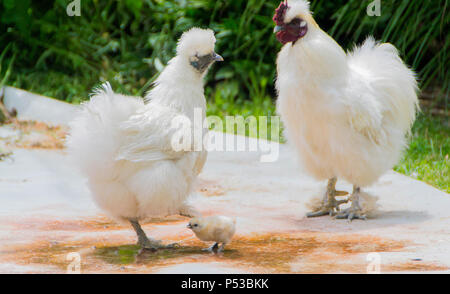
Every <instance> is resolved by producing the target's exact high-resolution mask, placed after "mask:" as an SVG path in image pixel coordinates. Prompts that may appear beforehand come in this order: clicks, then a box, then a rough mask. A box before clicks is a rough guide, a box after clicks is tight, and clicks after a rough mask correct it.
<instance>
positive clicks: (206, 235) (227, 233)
mask: <svg viewBox="0 0 450 294" xmlns="http://www.w3.org/2000/svg"><path fill="white" fill-rule="evenodd" d="M188 228H190V229H191V230H192V231H193V232H194V234H195V235H196V236H197V238H199V239H200V240H202V241H213V242H215V244H214V245H213V246H212V247H211V248H209V250H215V249H216V248H217V246H218V244H220V243H221V244H222V245H221V246H220V248H219V250H220V251H222V250H223V249H224V247H225V245H226V244H228V243H230V242H231V239H232V238H233V236H234V233H235V231H236V220H235V219H232V218H229V217H226V216H208V217H195V218H193V219H191V220H190V221H189V224H188Z"/></svg>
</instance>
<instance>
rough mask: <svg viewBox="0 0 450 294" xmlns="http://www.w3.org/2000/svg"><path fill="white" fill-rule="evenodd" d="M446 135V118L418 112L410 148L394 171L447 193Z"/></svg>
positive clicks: (449, 150) (449, 141)
mask: <svg viewBox="0 0 450 294" xmlns="http://www.w3.org/2000/svg"><path fill="white" fill-rule="evenodd" d="M449 134H450V124H449V120H448V117H445V116H433V115H431V114H421V115H420V116H419V118H418V119H417V121H416V123H415V124H414V127H413V131H412V138H411V141H410V144H409V148H408V150H407V151H406V153H405V156H404V158H403V159H402V161H401V162H400V163H399V164H398V165H397V166H396V167H395V170H396V171H398V172H400V173H402V174H406V175H408V176H412V177H414V178H417V179H418V180H421V181H425V182H427V183H429V184H431V185H433V186H435V187H439V188H440V189H442V190H444V191H446V192H447V193H450V158H449V156H450V137H449Z"/></svg>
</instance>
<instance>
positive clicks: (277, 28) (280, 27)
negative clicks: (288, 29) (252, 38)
mask: <svg viewBox="0 0 450 294" xmlns="http://www.w3.org/2000/svg"><path fill="white" fill-rule="evenodd" d="M283 30H284V27H282V26H276V27H275V28H274V29H273V33H274V34H276V33H278V32H281V31H283Z"/></svg>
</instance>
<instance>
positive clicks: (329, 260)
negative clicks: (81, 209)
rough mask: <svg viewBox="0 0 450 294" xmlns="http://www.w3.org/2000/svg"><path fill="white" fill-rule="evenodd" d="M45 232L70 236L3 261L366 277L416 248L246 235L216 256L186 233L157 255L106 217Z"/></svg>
mask: <svg viewBox="0 0 450 294" xmlns="http://www.w3.org/2000/svg"><path fill="white" fill-rule="evenodd" d="M182 221H183V222H184V218H183V219H181V217H180V218H178V217H173V219H170V221H169V222H166V221H165V220H154V222H151V223H150V224H149V225H148V226H146V228H145V229H146V231H149V226H151V225H155V226H160V225H161V224H164V225H167V226H179V224H178V223H179V222H182ZM30 229H32V230H35V229H36V228H30ZM39 229H40V230H43V231H46V232H50V231H64V233H65V234H64V237H62V236H59V235H57V234H56V235H52V236H50V235H51V234H48V239H47V240H40V241H33V242H30V243H28V244H23V243H22V244H16V245H14V246H7V247H4V248H2V249H1V251H0V256H2V260H4V261H7V262H14V263H16V264H20V265H33V264H34V265H44V266H45V265H47V266H49V268H50V266H52V268H55V267H56V268H59V269H60V271H61V272H65V271H66V269H67V266H68V264H69V263H70V261H68V259H67V256H68V254H69V253H72V252H78V253H79V254H80V256H81V268H82V272H84V273H95V272H102V273H114V272H117V273H120V272H128V273H133V272H136V273H137V272H156V271H157V270H158V269H161V268H164V267H168V266H172V265H176V264H180V263H211V262H220V263H222V264H223V263H225V264H229V266H231V267H234V268H241V269H245V270H247V271H249V272H258V273H330V272H349V273H364V272H366V269H367V262H366V260H365V259H364V258H360V259H358V258H357V257H358V256H360V255H361V256H362V255H364V256H365V255H367V254H368V253H372V252H400V251H402V250H404V249H405V248H407V247H408V246H410V245H412V244H411V242H408V241H396V240H391V239H385V238H380V237H374V236H367V235H359V234H336V233H322V232H309V231H305V232H296V233H291V234H286V233H283V234H275V233H271V234H254V235H240V236H236V237H235V238H234V239H233V241H232V242H231V244H229V245H228V246H227V247H226V250H225V251H224V252H223V253H219V254H213V253H209V252H204V251H202V249H203V248H206V247H208V246H209V245H210V244H206V243H204V242H201V241H199V240H198V239H196V238H193V237H192V234H191V233H190V232H189V231H186V233H182V234H179V235H176V236H175V235H171V236H168V237H166V238H164V239H165V241H166V242H176V241H180V243H179V247H178V248H176V249H165V250H159V251H157V252H151V251H146V250H144V251H143V250H141V249H140V248H139V247H138V246H137V245H134V242H135V238H134V236H133V235H132V234H126V235H125V234H124V233H123V230H125V229H126V227H122V226H118V225H116V224H114V223H111V222H110V221H108V219H107V218H106V217H100V218H98V219H97V220H88V221H79V222H77V221H61V222H59V221H54V222H49V223H48V225H47V226H45V227H39ZM130 230H131V229H130ZM80 231H87V232H98V236H93V235H92V234H91V235H86V236H84V237H81V238H80V237H79V236H80V235H79V233H80ZM106 233H107V235H105V234H106ZM95 234H97V233H95ZM70 235H72V237H70ZM124 235H125V236H124ZM68 240H77V241H68ZM358 260H360V261H361V262H358ZM447 269H448V268H446V267H444V266H441V265H438V264H432V263H427V262H424V261H408V260H406V261H403V262H400V263H393V264H387V265H382V268H381V270H382V271H392V272H397V271H435V270H447Z"/></svg>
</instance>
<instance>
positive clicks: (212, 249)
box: [202, 243, 219, 252]
mask: <svg viewBox="0 0 450 294" xmlns="http://www.w3.org/2000/svg"><path fill="white" fill-rule="evenodd" d="M218 249H219V243H214V244H213V245H212V246H211V247H209V248H205V249H202V251H208V252H216V251H218Z"/></svg>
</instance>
